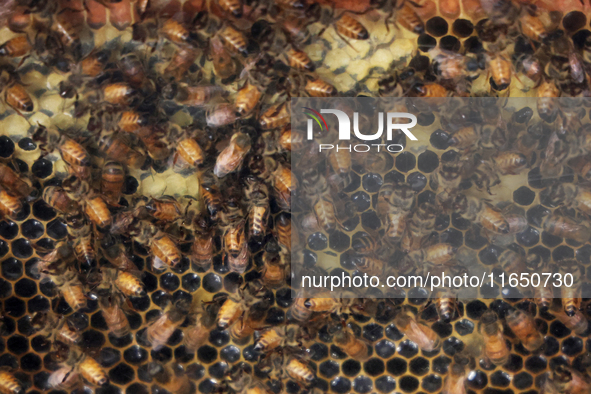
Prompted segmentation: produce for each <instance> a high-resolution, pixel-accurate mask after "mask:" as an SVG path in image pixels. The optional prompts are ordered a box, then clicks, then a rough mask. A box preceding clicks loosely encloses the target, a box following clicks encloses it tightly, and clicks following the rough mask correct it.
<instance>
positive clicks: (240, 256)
mask: <svg viewBox="0 0 591 394" xmlns="http://www.w3.org/2000/svg"><path fill="white" fill-rule="evenodd" d="M223 247H224V251H225V253H226V254H227V256H228V266H229V268H230V271H232V272H237V273H239V274H242V273H244V271H246V268H247V267H248V255H249V252H248V244H247V242H246V237H245V236H244V222H242V221H241V222H238V223H237V224H235V225H234V226H230V227H228V229H227V230H226V232H225V233H224V237H223Z"/></svg>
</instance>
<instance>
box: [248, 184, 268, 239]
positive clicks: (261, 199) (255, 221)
mask: <svg viewBox="0 0 591 394" xmlns="http://www.w3.org/2000/svg"><path fill="white" fill-rule="evenodd" d="M245 183H246V190H245V198H246V201H247V203H248V204H249V206H250V208H249V213H248V215H249V218H248V221H249V236H251V237H262V236H264V235H265V233H266V228H267V221H268V218H269V211H270V208H269V191H268V189H267V185H265V184H264V183H263V182H259V181H257V180H256V178H254V177H253V176H249V177H247V178H246V179H245Z"/></svg>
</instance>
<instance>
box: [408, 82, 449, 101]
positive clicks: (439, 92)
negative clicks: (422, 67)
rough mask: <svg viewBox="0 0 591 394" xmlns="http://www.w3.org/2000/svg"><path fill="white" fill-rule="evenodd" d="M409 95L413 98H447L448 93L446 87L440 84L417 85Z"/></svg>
mask: <svg viewBox="0 0 591 394" xmlns="http://www.w3.org/2000/svg"><path fill="white" fill-rule="evenodd" d="M409 95H410V96H411V97H425V98H433V97H447V96H448V91H447V89H446V88H445V87H443V86H442V85H440V84H438V83H425V84H423V83H417V84H415V85H414V86H413V87H412V89H411V91H410V93H409Z"/></svg>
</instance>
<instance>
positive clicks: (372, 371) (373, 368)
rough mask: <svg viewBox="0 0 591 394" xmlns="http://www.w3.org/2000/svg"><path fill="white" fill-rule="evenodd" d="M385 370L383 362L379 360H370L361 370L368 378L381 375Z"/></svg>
mask: <svg viewBox="0 0 591 394" xmlns="http://www.w3.org/2000/svg"><path fill="white" fill-rule="evenodd" d="M385 369H386V367H385V365H384V362H383V361H382V360H380V359H379V358H375V357H374V358H370V359H369V360H367V361H366V362H365V363H364V364H363V370H364V371H365V373H366V374H368V375H369V376H378V375H381V374H382V373H383V372H384V370H385Z"/></svg>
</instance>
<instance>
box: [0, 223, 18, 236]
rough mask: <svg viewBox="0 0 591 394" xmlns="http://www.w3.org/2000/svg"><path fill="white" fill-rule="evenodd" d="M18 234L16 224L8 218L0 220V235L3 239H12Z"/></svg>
mask: <svg viewBox="0 0 591 394" xmlns="http://www.w3.org/2000/svg"><path fill="white" fill-rule="evenodd" d="M17 234H18V224H16V223H15V222H11V221H9V220H3V221H1V222H0V237H2V238H3V239H5V240H9V239H13V238H14V237H16V236H17Z"/></svg>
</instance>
